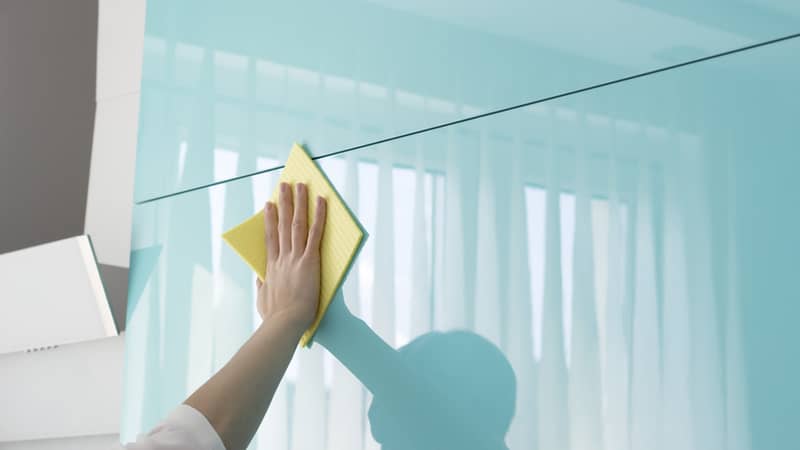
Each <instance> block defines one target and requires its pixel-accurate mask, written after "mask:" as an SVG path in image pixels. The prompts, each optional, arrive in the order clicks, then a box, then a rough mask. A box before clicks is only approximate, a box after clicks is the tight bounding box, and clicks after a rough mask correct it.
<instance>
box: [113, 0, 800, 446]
mask: <svg viewBox="0 0 800 450" xmlns="http://www.w3.org/2000/svg"><path fill="white" fill-rule="evenodd" d="M373 7H376V6H374V5H373ZM233 13H234V12H230V14H233ZM198 14H200V13H198ZM396 14H400V13H399V12H397V13H396ZM201 16H202V14H201ZM279 17H280V16H279ZM220 20H223V21H224V20H227V19H226V18H224V17H222V18H220ZM409 20H410V19H409ZM415 20H421V19H415ZM320 23H321V22H320ZM320 23H316V22H314V21H313V20H311V21H310V23H309V25H308V26H309V27H312V26H318V25H320ZM326 23H327V22H326ZM370 26H373V27H374V26H375V24H371V25H370ZM388 26H389V25H387V27H388ZM149 29H150V30H152V29H153V28H152V26H151V27H150V28H149ZM204 30H208V31H209V33H212V35H213V33H216V32H218V31H219V30H215V29H214V24H213V23H210V22H209V23H208V24H207V27H206V28H204ZM284 31H285V32H287V33H288V32H290V31H289V30H284ZM291 32H293V33H295V36H296V37H297V39H298V42H303V41H302V39H303V36H304V34H303V30H301V29H296V30H292V31H291ZM357 32H358V31H357V30H355V29H353V27H348V28H347V29H343V30H341V33H343V34H347V33H357ZM341 38H342V37H341V36H339V37H337V36H332V37H331V39H332V40H333V42H337V41H336V40H337V39H341ZM416 38H419V36H415V37H410V39H416ZM254 45H255V44H254ZM265 45H266V43H265ZM326 45H333V43H332V42H328V44H326ZM275 48H276V49H277V48H278V47H275ZM175 50H176V51H177V48H175ZM276 51H277V50H276ZM798 54H800V39H793V40H788V41H785V42H781V43H776V44H773V45H770V46H766V47H762V48H758V49H754V50H750V51H747V52H743V53H737V54H733V55H729V56H726V57H722V58H718V59H714V60H711V61H706V62H703V63H697V64H693V65H690V66H686V67H682V68H680V69H675V70H670V71H666V72H661V73H658V74H654V75H651V76H648V77H644V78H640V79H636V80H631V81H628V82H625V83H620V84H616V85H613V86H608V87H605V88H602V89H597V90H593V91H590V92H585V93H582V94H577V95H572V96H568V97H564V98H561V99H558V100H554V101H550V102H545V103H541V104H538V105H535V106H531V107H525V108H520V109H516V110H513V111H509V112H505V113H502V114H498V115H494V116H489V117H485V118H482V119H477V120H472V121H468V122H464V123H461V124H458V125H453V126H449V127H446V128H442V129H438V130H434V131H430V132H426V133H423V134H419V135H415V136H410V137H407V138H403V139H398V140H394V141H391V142H387V143H383V144H379V145H373V146H368V147H365V148H361V149H358V150H354V151H350V152H346V153H343V154H339V155H335V156H329V157H325V158H321V159H319V160H318V162H319V164H320V166H321V167H322V169H323V170H325V171H326V173H327V174H328V176H329V178H330V180H331V181H332V183H333V184H334V185H335V186H336V188H337V189H338V190H339V192H340V193H341V195H342V196H343V198H344V199H345V200H346V202H347V203H348V204H349V205H350V207H351V209H352V210H353V211H354V212H355V213H356V215H357V216H358V217H359V219H360V220H361V222H362V223H363V225H364V227H365V228H366V230H367V232H368V233H369V238H368V241H367V242H366V244H365V247H364V248H363V249H362V251H361V253H360V255H359V257H358V259H357V260H356V262H355V265H354V268H353V270H352V271H351V273H350V275H349V276H348V278H347V279H346V281H345V283H344V285H343V287H342V289H341V292H340V294H339V295H338V296H337V298H336V299H335V300H334V303H333V305H332V307H331V310H330V311H329V312H328V314H327V315H326V318H325V319H324V321H323V324H322V326H321V328H320V330H319V333H318V335H317V338H316V341H315V343H314V345H313V346H312V347H311V348H310V349H299V350H298V351H297V353H296V355H295V358H294V360H293V362H292V364H291V366H290V368H289V371H288V374H287V376H286V378H285V379H284V381H283V382H282V384H281V386H280V388H279V390H278V392H277V394H276V396H275V399H274V400H273V403H272V405H271V407H270V410H269V412H268V413H267V417H266V419H265V420H264V422H263V423H262V425H261V428H260V430H259V432H258V434H257V436H256V438H255V440H254V442H253V443H252V444H251V448H253V449H270V450H272V449H275V450H290V449H294V450H300V449H329V450H351V449H376V448H383V449H386V450H388V449H393V450H398V449H401V450H402V449H444V448H458V449H500V448H505V447H504V446H507V447H508V448H510V449H512V450H517V449H519V450H524V449H541V450H549V449H608V450H611V449H615V450H616V449H647V450H652V449H664V450H666V449H703V450H708V449H742V450H748V449H759V450H761V449H763V450H768V449H769V450H771V449H776V448H791V447H792V446H793V445H794V444H792V443H793V442H796V431H795V428H796V427H795V426H796V424H797V423H800V422H798V421H799V420H800V416H798V411H797V405H800V387H799V386H798V385H797V383H798V382H797V380H798V379H800V367H799V366H798V365H799V364H800V360H799V359H798V353H797V349H796V343H797V342H798V340H800V331H798V329H800V328H798V327H797V326H796V324H795V323H796V321H797V317H800V298H798V291H797V282H796V279H797V274H796V267H797V263H796V258H797V255H798V254H800V238H798V235H797V230H800V212H798V209H797V208H796V206H795V205H796V204H797V200H796V198H795V197H796V193H797V192H798V184H797V176H796V170H797V167H800V144H798V132H797V130H798V117H800V90H799V89H798V88H797V80H798V79H800V64H799V63H798V62H797V61H798V60H797V58H796V55H798ZM477 56H480V53H478V55H476V57H477ZM206 61H207V60H206ZM250 67H251V68H252V66H250ZM344 67H347V66H344ZM176 69H177V67H176ZM281 70H284V69H281ZM176 73H178V72H176ZM315 76H316V75H315ZM286 89H291V88H288V87H286V85H284V88H280V89H278V92H283V93H286V92H290V90H286ZM351 100H352V98H351ZM190 103H191V102H190ZM313 104H314V101H310V103H309V105H313ZM312 110H313V108H312ZM309 111H311V110H309ZM184 112H185V113H187V114H189V115H191V114H192V108H190V107H187V109H186V110H185V111H184ZM220 117H221V116H220ZM243 123H247V121H244V122H242V121H237V120H231V121H230V122H229V124H230V125H231V126H242V124H243ZM145 126H146V122H145ZM218 126H219V125H218ZM219 130H220V129H219V128H218V127H217V128H214V127H212V128H209V129H207V130H197V129H196V128H194V129H193V132H198V133H201V134H202V133H207V134H202V135H201V136H199V137H198V139H200V141H201V145H206V144H208V145H211V144H210V142H211V141H205V140H203V139H212V138H213V137H214V136H215V134H216V133H219ZM251 131H253V130H251ZM146 132H147V130H144V131H143V133H146ZM189 139H191V136H190V137H189ZM253 139H255V138H253ZM348 139H349V138H348ZM291 140H292V138H291V137H290V136H288V135H281V137H280V139H278V138H275V142H274V143H273V146H272V147H264V148H259V149H258V150H257V151H256V150H254V149H252V148H250V145H251V144H252V145H255V144H253V143H254V142H256V140H254V141H246V142H240V144H241V146H218V147H215V148H213V151H212V150H211V148H212V147H208V148H209V152H208V153H207V154H204V155H202V156H201V155H200V153H194V154H193V153H192V152H191V151H187V152H186V153H185V160H183V162H182V165H181V167H180V170H181V173H182V174H183V175H184V176H186V177H188V178H187V179H193V180H198V179H200V178H202V176H204V174H205V173H206V171H211V172H213V176H214V177H215V178H218V179H227V178H231V177H234V176H236V175H237V174H240V173H242V172H247V171H252V170H258V169H268V168H271V167H275V166H277V165H280V164H281V162H282V158H283V156H284V154H285V152H286V151H288V149H289V147H290V145H291ZM188 142H189V144H187V145H188V146H189V147H191V146H192V145H193V144H192V143H191V142H192V141H191V140H190V141H188ZM248 142H249V143H248ZM323 142H326V143H327V142H328V141H327V140H324V141H323ZM334 142H336V141H334ZM342 142H343V141H342ZM311 150H312V151H314V152H319V151H326V150H327V149H320V148H317V147H316V146H315V145H314V144H313V143H312V144H311ZM165 151H166V150H165ZM139 170H143V169H142V168H141V167H140V169H139ZM141 176H142V174H141V173H140V174H139V177H140V178H141ZM277 176H278V171H272V172H266V173H262V174H259V175H256V176H252V177H246V178H242V179H239V180H236V181H231V182H228V183H224V184H220V185H217V186H213V187H211V188H207V189H200V190H195V191H193V192H189V193H185V194H181V195H176V196H172V197H169V198H165V199H162V200H158V201H154V202H149V203H145V204H140V205H137V206H136V207H135V212H134V216H135V217H134V232H133V233H134V234H133V241H132V244H133V245H132V247H133V249H134V250H133V253H132V259H131V276H130V279H131V284H130V293H129V297H130V299H129V309H128V323H127V336H126V345H127V365H126V376H125V408H124V419H123V430H122V436H123V439H131V438H133V437H134V436H135V435H136V434H137V433H141V432H143V431H146V430H147V429H149V428H150V427H152V426H153V425H154V424H155V423H156V422H157V421H158V420H159V419H160V418H161V417H163V416H164V415H165V414H166V413H167V412H168V411H169V410H170V409H172V408H173V407H175V405H177V404H178V403H179V402H181V401H182V400H184V398H185V397H186V396H187V395H188V394H189V393H191V392H192V391H193V390H194V389H196V388H197V387H198V386H199V385H200V384H201V383H202V382H204V381H205V380H206V379H207V378H208V377H209V376H210V375H211V374H212V373H214V371H215V370H216V369H218V368H220V367H221V365H223V364H224V363H225V362H226V361H227V360H228V358H230V357H231V355H232V354H233V353H234V352H235V351H236V349H237V348H238V347H239V345H240V344H241V343H242V342H243V341H244V340H245V339H246V338H247V337H248V336H249V335H250V333H251V332H252V331H253V329H254V327H256V326H257V324H258V323H259V316H258V314H257V312H256V310H255V302H254V295H255V278H254V275H253V273H252V272H251V271H250V269H249V268H248V267H247V266H246V265H245V264H244V263H243V262H242V261H241V260H239V258H238V257H237V256H236V255H235V254H234V252H233V251H231V249H230V248H228V247H227V246H226V245H224V244H223V242H222V240H221V238H220V234H221V233H222V232H223V231H224V230H227V229H228V228H230V227H231V226H233V225H236V224H238V223H239V222H241V221H242V220H244V219H245V218H247V217H249V216H250V215H251V214H252V213H253V212H254V211H257V210H259V209H260V208H261V207H262V206H263V202H264V201H265V200H266V199H267V198H268V196H269V195H270V193H271V192H272V188H273V186H274V183H275V182H276V180H277Z"/></svg>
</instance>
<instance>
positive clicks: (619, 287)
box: [598, 122, 630, 450]
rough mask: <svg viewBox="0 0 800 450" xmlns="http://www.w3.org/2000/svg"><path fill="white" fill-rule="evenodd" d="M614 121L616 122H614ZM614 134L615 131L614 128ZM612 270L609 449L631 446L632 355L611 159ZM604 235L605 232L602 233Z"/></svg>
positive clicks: (606, 386) (606, 368) (606, 379)
mask: <svg viewBox="0 0 800 450" xmlns="http://www.w3.org/2000/svg"><path fill="white" fill-rule="evenodd" d="M612 123H613V122H612ZM612 134H613V131H612ZM608 167H609V170H608V172H609V175H608V180H609V182H608V185H609V195H608V245H607V247H606V248H607V249H608V255H607V257H606V261H607V264H608V270H606V276H607V283H606V289H607V295H606V314H605V317H604V318H603V319H604V320H605V324H606V325H605V329H606V348H605V360H604V362H603V394H604V395H603V398H604V408H603V437H604V443H605V448H606V449H608V450H612V449H619V450H628V448H629V434H628V387H629V384H628V380H629V378H628V374H629V364H630V358H629V355H628V346H627V344H626V342H625V330H624V328H623V327H624V321H623V308H624V298H625V295H624V290H625V286H626V283H625V279H624V277H625V273H626V271H625V269H624V267H625V255H626V253H627V252H626V251H625V248H626V247H627V245H626V242H625V236H626V234H625V230H624V229H623V214H624V213H623V210H622V209H623V208H622V205H621V204H620V199H619V194H618V182H617V161H616V159H615V158H613V156H612V158H610V160H609V164H608ZM598 238H599V239H602V238H603V236H598Z"/></svg>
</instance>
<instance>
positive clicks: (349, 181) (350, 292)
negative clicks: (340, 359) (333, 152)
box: [327, 152, 364, 450]
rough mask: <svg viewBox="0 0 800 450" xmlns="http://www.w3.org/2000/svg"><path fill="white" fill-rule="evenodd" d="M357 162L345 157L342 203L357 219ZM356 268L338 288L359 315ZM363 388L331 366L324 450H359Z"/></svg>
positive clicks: (337, 368) (340, 367) (352, 157)
mask: <svg viewBox="0 0 800 450" xmlns="http://www.w3.org/2000/svg"><path fill="white" fill-rule="evenodd" d="M358 189H359V185H358V160H357V158H356V157H355V154H353V153H352V152H351V153H350V154H348V155H347V170H346V180H345V187H344V192H343V193H342V194H343V195H342V196H343V198H344V201H345V202H346V203H347V204H348V205H350V208H351V209H352V211H353V213H354V214H356V215H358ZM358 269H359V266H358V264H355V265H353V267H352V268H351V269H350V274H349V275H348V277H347V279H346V280H345V282H344V285H343V286H342V291H343V293H344V300H345V303H346V304H347V307H348V308H349V309H350V311H351V312H352V313H353V314H355V315H356V316H359V315H360V309H361V308H360V305H361V303H360V301H359V295H358V287H359V274H358ZM363 391H364V388H363V387H361V384H360V383H359V382H358V380H357V379H356V378H355V377H354V376H353V375H352V374H351V373H350V372H349V371H348V370H347V369H346V368H345V367H344V366H343V365H341V364H334V366H333V378H332V380H331V390H330V403H329V405H330V407H329V408H330V409H329V411H328V428H327V429H328V433H327V434H328V439H327V444H328V447H327V448H328V450H340V449H341V450H344V449H353V450H361V449H362V447H363V443H362V440H363V431H362V430H363V423H362V421H363V419H364V417H363V416H364V414H363V411H362V410H363V407H364V406H363V405H364V399H363V397H364V392H363Z"/></svg>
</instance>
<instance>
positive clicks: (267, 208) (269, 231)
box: [264, 202, 279, 263]
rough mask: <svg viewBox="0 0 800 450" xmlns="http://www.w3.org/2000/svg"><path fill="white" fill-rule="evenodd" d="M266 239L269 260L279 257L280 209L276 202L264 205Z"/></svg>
mask: <svg viewBox="0 0 800 450" xmlns="http://www.w3.org/2000/svg"><path fill="white" fill-rule="evenodd" d="M264 234H265V237H264V241H265V243H266V244H267V262H268V263H269V262H272V261H275V259H276V258H278V249H279V247H278V210H277V208H276V207H275V204H274V203H272V202H267V204H266V205H264Z"/></svg>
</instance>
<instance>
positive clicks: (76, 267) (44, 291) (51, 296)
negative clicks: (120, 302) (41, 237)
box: [0, 235, 118, 354]
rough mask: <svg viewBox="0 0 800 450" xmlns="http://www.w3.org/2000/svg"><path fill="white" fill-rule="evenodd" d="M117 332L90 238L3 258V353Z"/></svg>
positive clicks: (0, 283)
mask: <svg viewBox="0 0 800 450" xmlns="http://www.w3.org/2000/svg"><path fill="white" fill-rule="evenodd" d="M117 334H118V330H117V327H116V326H115V325H114V319H113V317H112V315H111V308H110V306H109V303H108V299H107V297H106V292H105V289H104V288H103V282H102V280H101V278H100V273H99V271H98V268H97V262H96V260H95V255H94V251H93V250H92V243H91V240H90V239H89V236H86V235H84V236H76V237H72V238H68V239H62V240H60V241H55V242H50V243H47V244H42V245H37V246H35V247H29V248H26V249H22V250H17V251H14V252H10V253H5V254H2V255H0V354H2V353H11V352H20V351H39V350H43V349H47V348H49V347H53V346H57V345H60V344H68V343H74V342H81V341H87V340H92V339H99V338H103V337H108V336H116V335H117Z"/></svg>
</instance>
